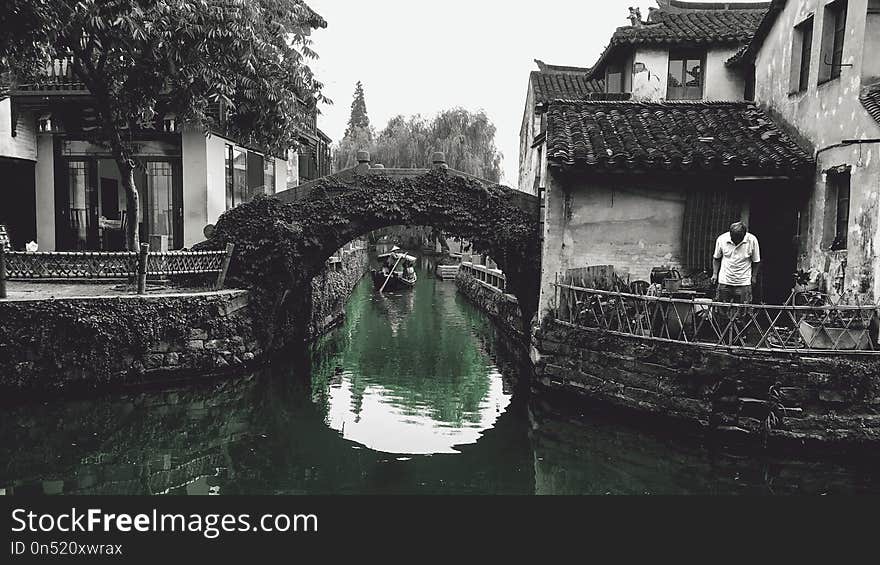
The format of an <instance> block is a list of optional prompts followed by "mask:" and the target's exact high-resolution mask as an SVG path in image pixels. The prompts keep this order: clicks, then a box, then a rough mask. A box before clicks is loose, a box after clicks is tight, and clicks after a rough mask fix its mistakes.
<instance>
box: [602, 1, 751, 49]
mask: <svg viewBox="0 0 880 565" xmlns="http://www.w3.org/2000/svg"><path fill="white" fill-rule="evenodd" d="M765 12H766V10H695V11H689V12H681V13H667V12H663V11H657V12H655V13H654V14H652V20H653V22H654V23H645V24H642V25H641V26H627V27H621V28H618V29H617V31H616V32H614V35H613V36H612V37H611V44H612V45H620V44H630V45H633V44H636V45H639V44H664V45H667V44H676V43H687V44H694V43H697V44H703V43H705V44H710V43H711V44H724V43H745V42H748V41H750V40H751V39H752V36H753V35H754V33H755V30H756V29H757V28H758V24H760V23H761V19H762V18H763V17H764V13H765Z"/></svg>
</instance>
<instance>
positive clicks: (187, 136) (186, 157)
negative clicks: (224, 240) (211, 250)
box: [181, 129, 208, 248]
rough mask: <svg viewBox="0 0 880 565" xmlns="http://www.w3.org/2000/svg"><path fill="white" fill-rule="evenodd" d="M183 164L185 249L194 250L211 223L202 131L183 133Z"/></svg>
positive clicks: (188, 130) (204, 142) (205, 143)
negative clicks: (192, 248) (191, 248)
mask: <svg viewBox="0 0 880 565" xmlns="http://www.w3.org/2000/svg"><path fill="white" fill-rule="evenodd" d="M181 152H182V159H181V160H182V162H183V246H184V247H187V248H188V247H191V246H193V245H194V244H196V243H198V242H200V241H202V240H203V239H204V235H203V230H204V227H205V226H206V225H207V224H208V205H207V194H208V184H207V179H208V167H207V164H208V162H207V138H206V137H205V134H204V133H202V132H201V131H199V130H191V129H185V130H184V131H183V133H182V134H181Z"/></svg>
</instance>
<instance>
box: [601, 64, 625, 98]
mask: <svg viewBox="0 0 880 565" xmlns="http://www.w3.org/2000/svg"><path fill="white" fill-rule="evenodd" d="M605 92H608V93H613V94H618V93H621V92H623V65H609V66H608V69H607V70H606V71H605Z"/></svg>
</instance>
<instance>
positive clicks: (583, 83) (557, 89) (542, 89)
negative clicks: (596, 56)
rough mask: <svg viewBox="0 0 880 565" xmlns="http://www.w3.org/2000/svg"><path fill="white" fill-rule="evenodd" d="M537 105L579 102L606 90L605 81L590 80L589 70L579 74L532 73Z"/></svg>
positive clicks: (556, 72) (569, 72) (567, 72)
mask: <svg viewBox="0 0 880 565" xmlns="http://www.w3.org/2000/svg"><path fill="white" fill-rule="evenodd" d="M531 81H532V88H533V89H534V91H535V104H541V103H543V102H549V101H550V100H556V99H560V98H564V99H569V100H577V99H580V98H584V97H585V96H587V95H589V94H591V93H594V92H602V91H604V90H605V88H604V84H603V81H601V80H595V79H591V78H589V74H588V69H582V70H581V71H579V72H572V71H566V72H558V71H532V74H531Z"/></svg>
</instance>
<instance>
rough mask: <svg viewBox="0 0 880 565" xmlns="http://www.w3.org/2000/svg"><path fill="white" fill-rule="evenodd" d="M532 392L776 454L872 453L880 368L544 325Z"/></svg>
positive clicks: (870, 362)
mask: <svg viewBox="0 0 880 565" xmlns="http://www.w3.org/2000/svg"><path fill="white" fill-rule="evenodd" d="M535 347H536V348H537V350H538V351H539V352H540V354H541V355H540V359H539V361H538V362H537V364H536V367H535V370H536V375H537V378H536V381H537V384H538V385H539V386H543V387H547V388H550V389H557V390H562V391H567V392H569V393H576V394H578V395H581V396H583V397H586V398H588V399H590V400H595V401H598V402H599V403H601V404H603V405H607V406H614V407H618V408H622V409H626V410H628V411H630V412H632V413H633V414H634V415H645V416H655V417H662V418H663V419H665V420H667V421H678V422H681V423H684V424H687V425H689V426H692V427H693V428H694V429H696V430H699V431H700V432H701V433H702V432H706V431H711V432H718V433H721V434H722V435H724V436H725V437H726V438H739V439H742V440H745V441H746V442H749V443H751V442H753V441H756V442H760V443H763V444H766V445H768V446H769V445H771V444H775V445H777V446H779V447H796V448H799V447H818V446H823V447H833V448H835V449H842V450H846V449H848V448H864V447H866V446H868V447H877V446H880V370H878V367H880V359H877V358H876V357H873V358H869V357H848V358H843V357H841V356H837V357H823V356H819V355H816V356H807V355H803V354H795V353H792V354H788V355H783V354H781V353H779V354H776V353H774V354H772V355H771V354H764V353H760V352H749V353H733V352H728V351H724V350H715V349H711V348H705V347H699V346H694V345H689V344H684V343H681V344H679V343H670V342H654V341H648V340H643V339H639V338H636V337H625V336H617V335H613V334H609V333H603V332H602V331H600V330H591V329H585V328H575V327H571V326H568V325H563V324H559V323H557V322H546V323H545V324H544V327H543V328H542V329H541V331H540V332H538V334H537V336H536V342H535Z"/></svg>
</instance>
